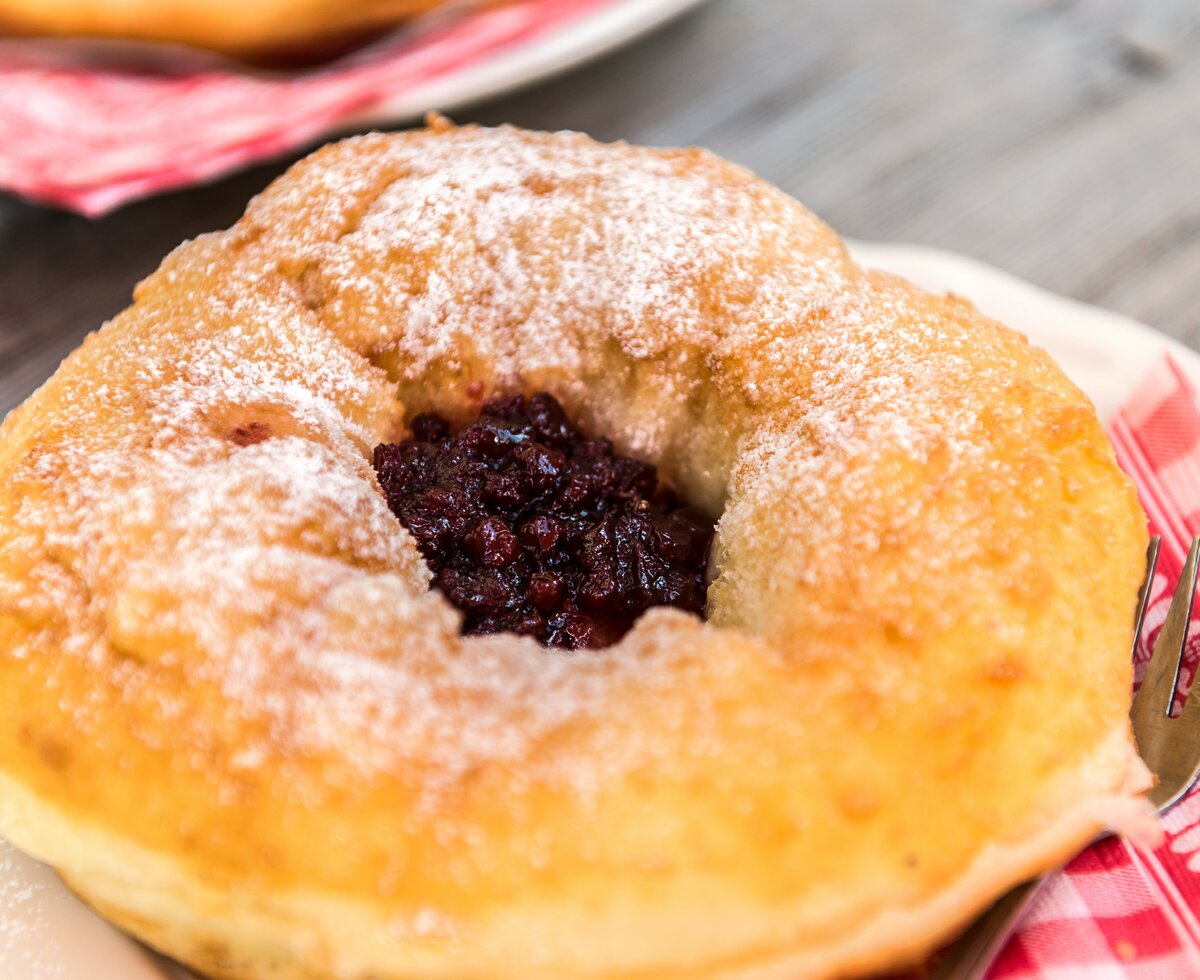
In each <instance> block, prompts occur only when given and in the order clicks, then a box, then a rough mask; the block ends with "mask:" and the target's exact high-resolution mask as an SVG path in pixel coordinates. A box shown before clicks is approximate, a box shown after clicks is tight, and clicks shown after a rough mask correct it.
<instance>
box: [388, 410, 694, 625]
mask: <svg viewBox="0 0 1200 980" xmlns="http://www.w3.org/2000/svg"><path fill="white" fill-rule="evenodd" d="M374 466H375V471H376V474H377V476H378V479H379V483H380V486H381V488H382V489H383V491H384V494H385V495H386V497H387V501H388V506H389V508H390V509H391V511H392V513H393V514H395V516H396V517H397V519H398V520H399V521H400V522H401V523H402V524H403V525H404V526H405V527H406V528H407V529H408V531H409V532H410V533H411V534H412V536H413V538H414V540H415V541H416V543H417V547H418V549H419V550H420V552H421V554H422V556H423V557H424V559H425V561H426V563H427V564H428V565H429V568H430V570H431V572H432V573H433V579H432V582H431V585H432V587H433V588H436V589H437V590H438V591H440V592H441V593H442V594H443V595H444V596H445V597H446V599H447V600H448V601H449V602H450V603H451V604H452V605H454V606H455V607H456V608H457V609H458V610H459V611H460V612H461V613H462V614H463V621H462V628H463V632H464V634H467V635H472V634H489V633H499V632H511V633H517V634H521V635H526V636H531V637H533V638H535V639H537V640H538V641H539V642H541V643H542V644H543V645H545V646H548V647H557V648H564V649H579V648H593V649H595V648H600V647H607V646H611V645H612V644H614V643H616V642H618V641H619V640H620V639H621V637H623V636H624V635H625V633H627V632H628V631H629V629H630V628H632V626H633V624H634V623H635V621H636V620H637V618H638V617H639V616H640V615H641V614H642V613H644V612H645V611H646V610H647V609H649V608H651V607H653V606H671V607H673V608H676V609H680V610H684V611H686V612H690V613H694V614H695V615H697V616H703V614H704V610H705V593H706V587H707V579H706V571H707V565H708V557H709V551H710V548H711V544H712V539H713V533H714V525H713V522H712V521H711V520H710V519H708V518H707V517H706V516H704V515H703V514H701V513H700V512H699V511H698V510H696V509H694V508H692V507H689V506H688V505H687V504H686V503H685V502H684V501H683V500H681V499H680V497H679V496H678V495H677V494H676V493H675V492H674V491H673V490H672V489H671V488H670V487H667V486H665V485H664V484H663V483H662V482H661V481H660V480H659V478H658V472H657V470H656V468H655V467H654V466H653V465H652V464H650V463H646V462H642V461H639V460H635V459H631V458H629V457H626V456H621V455H618V454H617V453H615V452H614V450H613V444H612V442H611V441H610V440H608V439H607V438H604V437H595V438H588V437H587V436H585V435H584V434H583V433H582V432H580V431H579V429H578V428H576V426H575V425H574V424H573V422H572V421H571V420H570V419H569V418H568V417H567V415H566V413H565V412H564V410H563V408H562V406H561V405H560V404H559V403H558V401H557V400H556V399H555V398H554V397H553V396H552V395H550V394H548V393H546V392H540V393H538V394H535V395H533V396H532V397H530V398H528V399H527V398H525V397H524V396H523V395H514V396H511V397H506V398H495V399H492V400H490V401H487V402H485V403H484V404H483V406H482V409H481V412H480V415H479V417H478V418H477V419H475V420H474V421H472V422H470V423H469V424H467V425H465V426H463V427H461V428H460V429H459V430H458V431H457V432H455V431H452V426H451V424H450V422H449V421H448V420H447V419H446V418H444V417H443V416H441V415H439V414H436V413H432V412H426V413H422V414H419V415H416V416H415V417H414V418H413V419H412V420H411V423H410V435H409V437H408V438H407V439H405V440H404V441H402V442H400V443H384V444H381V445H379V446H377V447H376V449H375V453H374Z"/></svg>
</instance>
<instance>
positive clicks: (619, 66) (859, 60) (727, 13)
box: [0, 0, 1200, 412]
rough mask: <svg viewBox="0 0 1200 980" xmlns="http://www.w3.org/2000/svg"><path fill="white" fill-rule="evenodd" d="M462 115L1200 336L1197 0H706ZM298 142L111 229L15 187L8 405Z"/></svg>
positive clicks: (222, 216) (459, 117)
mask: <svg viewBox="0 0 1200 980" xmlns="http://www.w3.org/2000/svg"><path fill="white" fill-rule="evenodd" d="M453 117H454V118H455V119H456V121H459V122H481V123H487V124H496V123H502V122H511V123H516V124H519V125H522V126H528V127H534V128H539V129H558V128H569V129H577V130H583V131H585V132H588V133H590V134H592V135H594V136H595V137H597V138H599V139H602V140H615V139H625V140H629V141H632V142H638V143H649V144H700V145H704V146H707V147H709V148H711V149H712V150H714V151H715V152H716V153H718V154H721V155H723V156H725V157H728V158H730V159H732V160H734V161H737V162H739V163H742V164H745V165H746V166H748V167H750V168H751V169H753V170H755V171H757V172H758V173H759V174H761V175H763V176H764V177H766V178H768V179H769V180H772V181H774V182H776V183H778V184H779V185H780V186H782V187H783V188H784V189H785V190H787V191H788V192H790V193H791V194H793V195H795V196H796V197H798V198H799V199H800V200H801V201H803V202H804V203H805V204H807V205H808V206H809V207H810V208H812V209H813V210H815V211H816V212H818V213H819V214H820V215H821V216H822V217H824V218H825V219H826V220H827V221H829V222H830V223H831V224H832V225H833V226H834V227H835V228H836V229H837V230H838V231H840V232H841V233H842V234H843V235H846V236H852V237H855V238H860V239H872V240H887V241H901V242H913V243H923V244H927V245H934V246H938V247H941V248H945V249H949V250H953V251H956V252H960V253H964V254H966V255H970V256H974V257H977V258H979V259H982V260H984V261H986V262H989V263H992V264H994V265H996V266H999V267H1001V268H1003V269H1005V270H1008V271H1010V272H1012V273H1014V274H1016V275H1018V276H1020V277H1022V278H1025V279H1028V280H1030V281H1032V282H1034V283H1036V284H1038V285H1041V286H1044V287H1046V288H1048V289H1051V290H1053V291H1055V292H1058V293H1062V294H1066V295H1068V296H1072V297H1076V298H1079V299H1083V300H1086V301H1088V302H1090V303H1095V304H1098V305H1100V306H1104V307H1108V308H1111V309H1113V310H1117V311H1120V312H1122V313H1125V314H1128V315H1130V316H1132V317H1134V318H1136V319H1138V320H1141V321H1144V322H1146V323H1148V324H1150V325H1152V326H1155V327H1157V328H1158V329H1160V330H1163V331H1165V332H1167V333H1170V334H1172V335H1174V336H1175V337H1177V338H1179V339H1182V340H1183V341H1184V342H1185V343H1188V344H1189V345H1191V346H1193V347H1200V4H1197V3H1193V2H1190V0H1184V2H1179V0H1141V2H1138V0H957V2H950V0H940V2H939V0H906V2H898V0H836V2H834V0H708V2H703V3H700V4H699V5H697V6H694V7H692V8H691V9H688V10H686V11H685V12H684V13H682V14H681V15H679V16H678V17H676V18H674V19H673V20H671V21H670V22H669V23H667V24H666V25H665V26H661V27H658V28H657V29H655V30H654V31H653V32H652V33H650V34H648V35H646V36H643V37H640V38H638V39H637V40H635V41H633V42H632V43H630V44H628V45H627V46H624V47H622V48H621V49H619V50H617V51H616V52H615V53H609V54H606V55H604V56H603V57H601V58H599V59H598V60H593V61H590V62H589V63H587V64H586V65H583V66H582V67H575V68H572V69H570V70H568V71H566V72H565V73H563V74H559V75H557V76H555V77H553V78H550V79H548V80H544V81H542V82H540V83H538V84H537V85H535V86H534V87H532V88H526V89H523V90H521V91H519V92H516V93H515V94H509V95H506V96H504V97H500V98H493V99H491V100H485V101H483V102H476V103H474V104H471V105H467V106H460V107H457V108H456V109H455V110H454V111H453ZM180 123H181V125H186V121H185V120H181V121H180ZM300 155H303V154H302V153H300V152H296V153H293V154H291V155H289V156H287V157H285V158H283V159H275V160H273V161H272V162H269V163H266V164H258V165H256V166H254V167H253V168H251V169H249V170H244V171H242V172H240V173H237V174H234V175H233V176H227V177H224V178H222V179H219V180H217V181H216V182H215V183H211V184H208V185H207V186H198V187H193V188H191V189H187V190H180V191H174V192H171V193H168V194H165V195H163V196H158V197H151V198H149V199H145V200H141V201H137V202H135V203H132V204H128V205H126V206H124V207H123V208H120V209H119V210H117V211H115V212H114V213H111V214H108V215H106V216H104V217H101V218H98V219H92V218H86V217H81V216H79V215H76V214H72V213H68V212H66V211H63V210H59V209H57V208H54V207H46V206H39V205H36V204H31V203H27V202H25V201H22V200H19V199H17V198H16V197H15V196H4V197H0V296H3V303H2V304H0V412H3V411H5V410H7V409H9V408H11V407H12V406H13V405H15V404H16V403H18V402H19V401H20V400H21V399H22V398H23V397H24V396H25V395H26V394H27V393H28V392H29V391H30V390H32V389H33V388H34V387H35V386H36V385H37V384H38V383H40V382H41V381H42V380H43V379H44V378H45V377H46V376H48V375H49V373H50V372H51V371H52V370H53V368H54V367H55V366H56V365H57V363H58V361H59V360H60V359H61V358H62V357H63V356H64V355H65V354H66V353H68V352H69V351H70V349H72V348H73V347H74V346H75V345H76V344H77V343H78V342H79V340H80V339H81V338H82V336H83V335H84V334H85V333H86V332H87V331H89V330H91V329H93V328H94V327H96V326H97V325H98V324H99V323H100V322H101V321H103V320H104V319H105V318H107V317H109V316H111V315H112V314H114V313H115V312H117V311H118V310H119V309H121V308H122V307H123V306H125V305H126V303H127V302H128V300H129V296H130V291H131V289H132V287H133V285H134V283H135V282H136V281H137V280H138V279H139V278H140V277H141V276H143V275H145V274H146V273H148V272H150V271H151V270H152V269H153V268H154V267H155V265H156V264H157V263H158V261H159V260H160V259H161V257H162V256H163V255H164V254H165V253H166V252H167V251H168V250H169V249H171V248H172V247H173V246H174V245H176V244H177V243H178V242H179V241H180V240H181V239H183V238H186V237H190V236H194V235H196V234H198V233H201V232H203V231H206V230H209V229H213V228H217V227H222V226H225V225H228V224H229V223H231V222H232V221H234V220H235V219H236V218H237V217H238V215H239V214H240V213H241V212H242V210H243V208H244V207H245V204H246V201H247V199H248V198H249V197H250V196H251V195H253V194H254V193H255V192H257V191H258V190H260V189H261V188H262V187H264V186H265V185H266V184H267V183H268V182H269V181H270V180H271V179H272V178H274V177H275V176H276V175H277V174H279V173H280V172H282V170H283V169H284V168H285V167H286V166H287V165H288V164H289V163H290V162H291V161H292V160H294V159H296V158H297V157H298V156H300Z"/></svg>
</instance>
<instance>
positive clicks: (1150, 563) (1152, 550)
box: [1129, 534, 1162, 659]
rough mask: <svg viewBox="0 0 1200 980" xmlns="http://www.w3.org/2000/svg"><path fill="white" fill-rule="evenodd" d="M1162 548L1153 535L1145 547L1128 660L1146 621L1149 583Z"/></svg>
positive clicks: (1160, 540)
mask: <svg viewBox="0 0 1200 980" xmlns="http://www.w3.org/2000/svg"><path fill="white" fill-rule="evenodd" d="M1161 546H1162V538H1160V537H1159V536H1158V535H1157V534H1156V535H1154V536H1153V537H1152V538H1151V539H1150V541H1149V543H1148V544H1147V545H1146V574H1145V577H1143V578H1142V584H1141V585H1140V586H1139V587H1138V597H1137V611H1136V612H1135V613H1134V617H1133V647H1132V648H1131V649H1130V651H1129V657H1130V659H1133V658H1134V657H1136V656H1137V648H1138V640H1140V639H1141V637H1142V624H1143V623H1145V621H1146V606H1148V605H1149V604H1150V583H1151V582H1153V581H1154V572H1155V570H1156V569H1157V568H1158V552H1159V548H1160V547H1161Z"/></svg>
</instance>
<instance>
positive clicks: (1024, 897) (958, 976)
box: [929, 878, 1048, 980]
mask: <svg viewBox="0 0 1200 980" xmlns="http://www.w3.org/2000/svg"><path fill="white" fill-rule="evenodd" d="M1047 880H1048V879H1047V878H1034V879H1033V880H1032V881H1026V882H1024V883H1023V884H1020V885H1017V887H1016V888H1013V889H1012V890H1011V891H1009V892H1007V893H1005V894H1004V895H1002V896H1000V898H999V899H997V901H996V904H994V905H993V906H992V907H991V908H990V909H988V910H987V911H986V912H985V913H984V914H983V915H982V916H980V917H979V918H978V919H976V920H975V922H974V923H972V925H971V927H970V928H969V929H968V930H967V931H966V932H964V933H963V934H962V935H961V936H959V938H958V941H957V942H955V944H954V945H953V946H951V947H950V949H949V950H948V951H947V952H946V955H945V956H943V957H942V959H941V961H940V962H939V963H938V965H937V966H936V967H935V968H934V971H933V973H932V974H931V975H930V977H929V980H983V975H984V974H985V973H986V972H987V969H988V967H990V966H991V965H992V963H993V962H995V959H996V957H997V956H999V955H1000V951H1001V950H1002V949H1003V948H1004V944H1005V943H1006V942H1008V939H1009V937H1010V936H1011V935H1012V934H1013V933H1014V932H1016V930H1017V926H1018V925H1020V923H1021V919H1022V918H1023V917H1024V915H1025V911H1026V910H1027V909H1028V908H1029V906H1030V905H1031V904H1032V903H1033V900H1034V899H1035V898H1036V897H1037V896H1038V895H1039V894H1041V891H1042V888H1043V887H1044V886H1045V884H1046V882H1047Z"/></svg>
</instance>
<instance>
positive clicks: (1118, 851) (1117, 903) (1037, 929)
mask: <svg viewBox="0 0 1200 980" xmlns="http://www.w3.org/2000/svg"><path fill="white" fill-rule="evenodd" d="M1109 435H1110V437H1111V438H1112V442H1113V446H1114V447H1115V448H1116V451H1117V458H1118V460H1119V461H1120V463H1121V466H1122V467H1123V468H1124V469H1125V471H1126V472H1127V473H1128V474H1129V475H1130V476H1131V477H1133V479H1134V482H1135V483H1136V484H1137V486H1138V490H1139V492H1140V496H1141V500H1142V505H1143V506H1144V507H1145V508H1146V513H1147V514H1148V515H1149V517H1150V524H1151V528H1152V530H1153V533H1155V534H1159V535H1161V536H1162V550H1161V552H1160V555H1159V562H1158V570H1157V572H1156V574H1155V576H1154V582H1153V584H1152V586H1151V592H1150V604H1149V606H1148V608H1147V610H1146V629H1145V630H1144V631H1143V633H1142V636H1143V639H1142V643H1141V645H1140V646H1139V648H1138V651H1137V663H1138V667H1139V670H1140V668H1141V666H1142V665H1143V664H1144V663H1145V662H1146V661H1147V660H1149V658H1150V649H1151V646H1152V644H1153V641H1154V639H1155V638H1156V637H1157V636H1158V632H1159V630H1160V629H1161V628H1162V624H1163V621H1164V620H1165V619H1166V615H1167V606H1168V605H1170V602H1171V591H1172V586H1173V585H1174V582H1175V581H1176V579H1177V577H1178V575H1179V572H1180V570H1181V569H1182V568H1183V563H1184V559H1185V558H1186V556H1187V549H1188V545H1189V543H1190V542H1191V539H1192V536H1193V535H1195V534H1200V399H1198V398H1197V393H1196V389H1195V387H1194V386H1193V384H1192V382H1191V381H1190V380H1189V379H1188V378H1187V376H1186V375H1184V373H1183V371H1182V370H1180V368H1179V366H1178V365H1177V364H1176V363H1175V362H1174V361H1172V360H1171V359H1170V358H1169V357H1164V358H1163V360H1162V361H1161V362H1160V363H1159V364H1158V365H1156V367H1155V368H1154V370H1153V371H1151V372H1150V375H1149V376H1148V377H1147V378H1146V379H1145V381H1143V382H1142V384H1141V385H1140V386H1139V387H1138V389H1137V390H1136V391H1135V392H1134V393H1133V395H1132V396H1131V397H1130V399H1129V401H1128V402H1127V403H1126V404H1125V405H1124V406H1123V407H1122V408H1121V410H1120V411H1119V412H1118V413H1117V417H1116V418H1115V419H1114V420H1113V423H1112V425H1111V426H1110V428H1109ZM1198 658H1200V624H1198V623H1195V622H1193V625H1192V629H1191V633H1190V638H1189V640H1188V648H1187V651H1186V655H1185V658H1184V675H1185V676H1184V684H1185V685H1186V684H1190V683H1191V678H1192V677H1193V676H1194V675H1195V672H1196V665H1197V659H1198ZM1163 825H1164V829H1165V830H1166V839H1165V841H1164V842H1163V844H1162V846H1161V847H1159V848H1158V849H1157V850H1155V851H1152V852H1145V851H1140V850H1136V849H1135V848H1134V847H1133V846H1132V845H1131V844H1128V843H1126V842H1125V841H1121V840H1117V839H1114V838H1109V839H1108V840H1105V841H1102V842H1100V843H1099V844H1096V845H1094V846H1093V847H1091V848H1089V849H1088V850H1087V851H1085V852H1084V853H1083V854H1081V855H1080V856H1079V857H1077V858H1076V859H1075V860H1074V861H1072V862H1071V863H1070V864H1069V865H1068V866H1067V868H1066V870H1065V871H1064V872H1063V873H1062V874H1059V875H1057V876H1056V877H1055V878H1054V880H1053V881H1052V882H1050V884H1049V885H1048V886H1047V888H1046V889H1045V891H1044V892H1043V894H1042V895H1041V896H1040V897H1039V898H1038V900H1037V902H1036V904H1035V905H1034V907H1033V908H1032V909H1031V910H1030V914H1029V916H1028V918H1027V919H1026V921H1025V923H1024V925H1023V926H1022V928H1021V930H1020V932H1019V933H1018V934H1017V935H1016V936H1015V937H1014V938H1013V940H1012V941H1011V942H1010V943H1009V944H1008V946H1007V948H1006V949H1005V950H1004V952H1003V954H1001V956H1000V959H999V960H998V961H997V963H996V965H995V966H994V967H993V968H992V971H991V973H990V974H989V977H990V980H1034V978H1037V980H1067V978H1078V977H1087V978H1092V977H1096V978H1113V980H1124V978H1131V980H1171V978H1176V977H1177V978H1181V980H1182V978H1187V980H1195V978H1197V977H1200V791H1197V790H1193V791H1192V793H1191V794H1190V795H1189V796H1188V797H1187V798H1186V799H1185V800H1184V801H1183V802H1182V803H1180V804H1179V805H1178V806H1177V807H1175V809H1173V810H1171V811H1170V812H1169V813H1168V814H1167V815H1166V816H1165V817H1164V818H1163Z"/></svg>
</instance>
